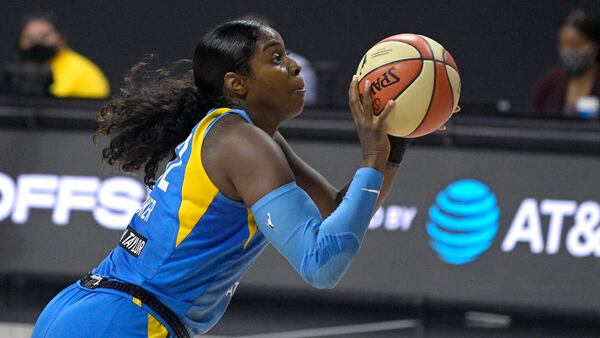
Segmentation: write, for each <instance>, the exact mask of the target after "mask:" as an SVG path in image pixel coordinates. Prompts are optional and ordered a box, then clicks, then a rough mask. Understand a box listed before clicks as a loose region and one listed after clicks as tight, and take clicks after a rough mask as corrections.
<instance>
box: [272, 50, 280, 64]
mask: <svg viewBox="0 0 600 338" xmlns="http://www.w3.org/2000/svg"><path fill="white" fill-rule="evenodd" d="M273 62H274V63H275V64H276V65H280V64H281V55H280V54H279V53H273Z"/></svg>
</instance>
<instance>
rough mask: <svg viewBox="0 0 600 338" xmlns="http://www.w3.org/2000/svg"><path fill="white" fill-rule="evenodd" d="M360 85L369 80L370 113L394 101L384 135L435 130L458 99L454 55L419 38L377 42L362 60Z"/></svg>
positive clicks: (396, 37) (411, 36)
mask: <svg viewBox="0 0 600 338" xmlns="http://www.w3.org/2000/svg"><path fill="white" fill-rule="evenodd" d="M356 73H357V74H356V75H358V80H359V83H358V85H359V87H358V88H364V86H365V81H366V80H369V81H370V82H371V83H372V85H371V95H372V98H373V111H374V112H375V114H379V113H381V111H382V110H383V108H384V106H385V103H386V102H388V101H389V100H395V101H396V104H395V106H394V108H393V109H394V111H392V112H391V114H390V116H388V118H387V120H386V127H387V132H388V133H389V134H391V135H394V136H399V137H419V136H423V135H427V134H429V133H431V132H434V131H436V130H437V129H439V128H440V127H442V126H443V125H444V123H446V121H448V119H450V116H452V113H453V111H454V109H455V108H456V106H457V105H458V98H459V96H460V75H459V74H458V67H456V63H455V62H454V59H453V58H452V55H450V53H448V51H447V50H445V49H444V47H443V46H442V45H440V44H439V43H437V42H436V41H434V40H432V39H430V38H428V37H426V36H423V35H417V34H398V35H393V36H390V37H388V38H386V39H383V40H381V41H380V42H378V43H377V44H376V45H375V46H373V47H372V48H371V49H369V50H368V51H367V53H366V54H365V55H364V56H363V58H362V60H361V62H360V64H359V65H358V70H357V71H356Z"/></svg>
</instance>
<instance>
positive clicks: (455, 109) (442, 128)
mask: <svg viewBox="0 0 600 338" xmlns="http://www.w3.org/2000/svg"><path fill="white" fill-rule="evenodd" d="M459 111H460V106H459V105H457V106H456V107H455V108H454V111H453V112H452V115H454V114H456V113H458V112H459ZM446 129H448V128H446V125H445V124H444V125H443V126H441V127H440V129H438V130H439V131H444V130H446Z"/></svg>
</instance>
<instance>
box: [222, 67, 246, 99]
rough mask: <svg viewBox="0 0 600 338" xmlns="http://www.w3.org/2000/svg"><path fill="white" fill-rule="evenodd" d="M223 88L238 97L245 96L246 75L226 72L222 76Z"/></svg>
mask: <svg viewBox="0 0 600 338" xmlns="http://www.w3.org/2000/svg"><path fill="white" fill-rule="evenodd" d="M223 80H224V85H225V89H227V90H228V91H229V92H231V93H234V94H236V95H238V96H240V97H244V96H246V93H247V92H248V87H247V86H246V77H245V76H244V75H241V74H238V73H234V72H228V73H227V74H225V76H224V77H223Z"/></svg>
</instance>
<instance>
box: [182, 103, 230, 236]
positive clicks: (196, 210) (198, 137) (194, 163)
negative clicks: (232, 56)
mask: <svg viewBox="0 0 600 338" xmlns="http://www.w3.org/2000/svg"><path fill="white" fill-rule="evenodd" d="M229 110H231V108H220V109H217V110H215V111H213V112H212V113H210V114H209V115H208V116H206V117H205V118H204V119H203V120H202V122H200V125H199V126H198V128H196V131H195V133H194V136H193V137H192V140H191V142H192V144H191V149H190V152H191V153H190V157H189V160H188V162H187V165H186V168H185V174H184V176H183V186H182V187H181V206H180V207H179V230H178V231H177V241H176V242H175V246H176V247H177V246H179V244H181V242H183V240H184V239H185V238H186V237H187V236H188V235H189V234H190V233H191V232H192V230H193V229H194V226H195V225H196V224H197V223H198V221H199V220H200V218H201V217H202V216H203V215H204V213H205V212H206V210H207V209H208V207H209V206H210V204H211V203H212V201H213V200H214V199H215V197H216V196H217V194H218V193H219V189H218V188H217V187H216V186H215V185H214V184H213V183H212V181H211V180H210V178H209V177H208V174H207V173H206V171H205V170H204V167H203V166H202V143H203V141H204V133H205V132H206V128H208V126H209V125H210V123H211V122H212V121H214V119H216V118H217V117H219V116H221V115H223V114H225V113H227V112H228V111H229Z"/></svg>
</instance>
